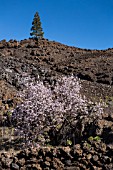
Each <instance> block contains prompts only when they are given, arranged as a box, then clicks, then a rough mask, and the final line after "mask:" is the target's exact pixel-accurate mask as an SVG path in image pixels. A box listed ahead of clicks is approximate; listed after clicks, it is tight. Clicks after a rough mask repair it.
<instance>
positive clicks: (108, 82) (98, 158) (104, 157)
mask: <svg viewBox="0 0 113 170" xmlns="http://www.w3.org/2000/svg"><path fill="white" fill-rule="evenodd" d="M112 66H113V49H106V50H89V49H80V48H76V47H70V46H67V45H63V44H61V43H58V42H54V41H49V40H47V39H40V40H38V42H37V41H35V40H34V39H26V40H22V41H20V42H18V41H16V40H10V41H9V42H6V41H5V40H3V41H1V42H0V126H1V127H2V126H3V120H2V119H4V117H5V116H6V115H7V113H8V111H9V110H10V109H14V108H16V106H17V105H19V104H20V103H21V102H22V100H21V98H18V97H17V93H18V92H20V91H22V90H23V89H24V85H23V84H22V83H20V81H19V80H22V78H27V77H29V76H30V77H31V78H32V79H33V80H35V81H37V80H38V79H40V80H41V81H43V82H44V83H45V84H46V83H48V84H49V85H50V86H51V87H53V85H54V83H55V82H57V81H58V79H59V78H60V77H62V76H71V75H73V76H74V77H78V78H79V79H80V82H81V89H80V93H81V96H84V95H85V96H86V99H87V100H90V101H92V102H94V103H96V102H100V101H101V102H105V103H106V104H107V106H108V107H107V108H105V110H104V112H103V113H102V115H100V116H99V115H98V117H96V113H94V115H93V116H92V115H91V116H92V117H90V116H89V117H87V116H86V115H85V117H83V115H82V116H81V117H82V122H80V121H79V118H80V117H77V118H76V119H77V123H78V124H76V128H75V127H74V128H75V130H78V133H79V132H80V131H81V132H80V133H81V134H82V135H81V136H79V135H78V136H76V141H75V143H74V146H73V147H75V148H73V147H72V148H70V151H69V152H70V154H67V150H66V151H65V149H59V152H61V153H60V154H64V155H62V156H61V155H60V156H61V157H63V156H64V157H63V158H62V159H61V158H59V154H58V153H56V157H55V158H56V159H57V160H56V162H57V163H56V164H57V167H56V168H55V166H54V167H53V169H59V170H60V169H66V168H67V169H68V168H69V167H70V170H71V168H72V167H73V169H74V168H75V167H78V169H88V167H89V169H96V167H97V169H98V170H101V169H106V170H107V169H112V168H113V163H112V161H113V113H112V109H113V67H112ZM20 115H21V114H20ZM17 119H18V118H17ZM16 121H17V122H18V120H16ZM5 123H6V124H7V122H5ZM35 123H36V122H35ZM83 124H84V125H83ZM71 125H72V124H71ZM8 126H9V125H8ZM73 126H74V125H73ZM81 126H82V127H81ZM63 128H64V129H61V131H60V132H59V133H61V134H62V133H64V136H66V135H67V129H68V130H70V131H71V132H72V134H73V128H71V126H70V127H68V128H67V124H66V126H65V127H63ZM66 128H67V129H66ZM49 130H50V131H49V132H48V134H47V135H50V139H51V145H52V146H54V147H56V146H57V145H58V146H59V145H62V146H63V143H62V140H60V138H61V134H60V135H59V136H58V138H59V141H60V142H59V141H57V133H56V131H55V133H56V134H53V133H52V132H51V129H49ZM53 131H54V130H53ZM50 132H51V133H52V134H51V133H50ZM32 135H33V134H31V136H32ZM52 135H53V136H52ZM0 136H1V134H0ZM92 136H93V137H92ZM91 137H92V138H91ZM95 137H97V138H98V139H97V138H95ZM54 140H56V143H55V142H54ZM11 142H12V143H13V144H12V143H11ZM11 142H7V141H6V142H5V141H4V142H3V143H1V150H2V149H4V147H5V146H7V148H8V149H9V148H10V147H15V146H16V142H17V141H15V140H14V141H11ZM41 142H42V143H43V141H41ZM86 143H87V144H88V145H87V146H86ZM88 146H90V147H91V148H90V149H89V148H88ZM19 147H20V150H21V147H22V146H21V145H20V146H19ZM77 147H78V148H77ZM13 149H14V148H13ZM35 149H36V148H35ZM47 149H48V148H47ZM54 149H55V148H54ZM66 149H67V148H66ZM51 150H52V149H51ZM24 152H25V153H24V154H25V156H26V155H27V151H26V150H24ZM32 152H34V150H31V153H32ZM36 152H38V151H36ZM42 152H43V153H42V155H43V154H45V153H46V151H44V148H42ZM48 152H50V151H47V153H48ZM51 152H53V150H52V151H51ZM54 152H56V151H54ZM75 152H76V154H75ZM22 154H23V153H22V152H20V155H17V156H16V158H17V159H18V161H19V159H20V157H22V158H23V159H24V156H23V155H22ZM32 154H34V153H32ZM49 154H50V153H49ZM74 154H75V155H76V156H77V157H76V160H74ZM88 155H89V157H88ZM19 156H20V157H19ZM4 157H5V156H4ZM34 157H35V158H36V157H38V156H37V155H34ZM42 157H43V156H42ZM45 157H48V160H46V161H45V160H44V159H45V158H41V157H39V159H40V162H38V163H37V164H40V167H41V168H42V169H46V168H47V167H48V169H51V168H50V167H51V166H53V165H49V163H48V164H46V163H47V162H51V161H50V159H49V157H51V156H50V155H49V156H47V155H46V156H45ZM53 157H54V156H53ZM55 158H54V159H55ZM7 159H9V158H7ZM10 159H11V158H10ZM27 159H30V158H28V157H27V156H26V161H28V162H29V160H27ZM41 159H43V161H45V162H46V163H45V164H43V163H41ZM59 159H60V161H59ZM64 159H66V161H67V162H65V161H64ZM0 160H2V158H1V156H0ZM78 160H79V162H80V164H79V163H77V162H78ZM18 161H17V162H18ZM31 162H32V161H31ZM53 162H55V160H54V161H53ZM14 164H16V165H18V167H19V166H20V167H22V166H23V165H24V164H25V163H23V165H22V164H21V165H20V164H19V163H16V162H14ZM27 164H30V163H26V164H25V166H24V168H25V167H26V166H27ZM31 164H35V165H36V160H35V161H34V163H31ZM50 164H51V163H50ZM2 165H3V163H2ZM2 165H0V166H2ZM16 165H15V166H16ZM11 166H12V164H11ZM4 167H5V166H4ZM13 168H14V167H13ZM35 168H36V167H35ZM17 169H18V168H17ZM31 169H32V166H31ZM37 169H40V168H39V167H38V168H37Z"/></svg>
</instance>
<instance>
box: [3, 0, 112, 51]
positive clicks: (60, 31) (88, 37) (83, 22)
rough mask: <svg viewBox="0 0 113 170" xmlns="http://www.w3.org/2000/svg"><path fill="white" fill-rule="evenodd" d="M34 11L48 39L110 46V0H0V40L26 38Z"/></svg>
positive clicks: (90, 46)
mask: <svg viewBox="0 0 113 170" xmlns="http://www.w3.org/2000/svg"><path fill="white" fill-rule="evenodd" d="M36 11H38V12H39V14H40V18H41V22H42V27H43V31H44V33H45V34H44V37H45V38H47V39H49V40H54V41H58V42H61V43H63V44H66V45H71V46H75V47H80V48H87V49H106V48H112V47H113V0H10V1H9V0H0V21H1V23H0V40H2V39H6V40H9V39H17V40H21V39H25V38H29V37H30V28H31V26H32V25H31V23H32V20H33V17H34V14H35V12H36Z"/></svg>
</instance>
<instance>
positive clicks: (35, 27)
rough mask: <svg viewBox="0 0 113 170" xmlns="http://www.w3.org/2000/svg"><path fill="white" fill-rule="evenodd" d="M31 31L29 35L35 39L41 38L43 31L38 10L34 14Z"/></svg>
mask: <svg viewBox="0 0 113 170" xmlns="http://www.w3.org/2000/svg"><path fill="white" fill-rule="evenodd" d="M31 31H32V32H31V33H30V35H31V36H32V37H34V38H37V39H39V38H43V35H44V32H43V29H42V27H41V21H40V16H39V14H38V12H36V13H35V15H34V19H33V22H32V27H31Z"/></svg>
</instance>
